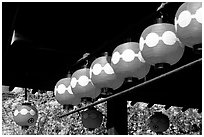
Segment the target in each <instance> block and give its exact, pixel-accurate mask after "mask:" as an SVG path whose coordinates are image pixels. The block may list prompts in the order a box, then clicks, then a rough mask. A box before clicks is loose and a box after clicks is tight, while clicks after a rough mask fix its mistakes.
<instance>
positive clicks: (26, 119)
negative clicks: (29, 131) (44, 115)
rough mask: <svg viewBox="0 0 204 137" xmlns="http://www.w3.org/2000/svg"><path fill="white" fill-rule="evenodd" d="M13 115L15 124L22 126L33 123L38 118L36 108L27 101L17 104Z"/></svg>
mask: <svg viewBox="0 0 204 137" xmlns="http://www.w3.org/2000/svg"><path fill="white" fill-rule="evenodd" d="M13 115H14V117H13V118H14V121H15V122H16V124H18V125H19V126H22V127H28V126H32V125H35V123H36V121H37V119H38V111H37V109H36V108H35V107H34V106H33V105H31V104H29V103H23V104H22V105H21V106H18V107H17V109H16V110H15V111H14V113H13Z"/></svg>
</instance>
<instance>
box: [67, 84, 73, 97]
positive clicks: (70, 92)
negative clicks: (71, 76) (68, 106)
mask: <svg viewBox="0 0 204 137" xmlns="http://www.w3.org/2000/svg"><path fill="white" fill-rule="evenodd" d="M67 91H68V93H69V94H71V95H72V94H74V93H73V92H72V89H71V86H69V87H68V88H67Z"/></svg>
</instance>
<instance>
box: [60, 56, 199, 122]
mask: <svg viewBox="0 0 204 137" xmlns="http://www.w3.org/2000/svg"><path fill="white" fill-rule="evenodd" d="M200 61H202V58H200V59H198V60H195V61H193V62H190V63H188V64H186V65H183V66H181V67H179V68H177V69H174V70H172V71H169V72H167V73H165V74H162V75H160V76H157V77H155V78H153V79H151V80H148V81H145V82H143V83H141V84H139V85H136V86H133V87H131V88H129V89H126V90H124V91H121V92H119V93H116V94H114V95H111V96H109V97H107V98H105V99H102V100H100V101H96V102H94V103H92V104H90V105H88V106H85V107H82V108H79V109H77V110H74V111H71V112H69V113H67V114H64V115H61V116H59V118H62V117H65V116H68V115H70V114H73V113H76V112H79V111H82V110H84V109H86V108H89V107H92V106H95V105H98V104H100V103H103V102H105V101H108V100H110V99H113V98H116V97H119V96H122V95H124V94H127V93H128V92H131V91H133V90H134V89H136V88H138V87H141V86H144V85H146V84H149V83H151V82H153V81H155V80H158V79H160V78H163V77H165V76H168V75H170V74H172V73H175V72H177V71H180V70H182V69H184V68H186V67H189V66H191V65H194V64H195V63H198V62H200Z"/></svg>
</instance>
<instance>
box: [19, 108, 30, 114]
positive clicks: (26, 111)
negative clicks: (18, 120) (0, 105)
mask: <svg viewBox="0 0 204 137" xmlns="http://www.w3.org/2000/svg"><path fill="white" fill-rule="evenodd" d="M20 113H21V115H26V114H27V113H28V110H27V109H25V108H23V109H21V111H20Z"/></svg>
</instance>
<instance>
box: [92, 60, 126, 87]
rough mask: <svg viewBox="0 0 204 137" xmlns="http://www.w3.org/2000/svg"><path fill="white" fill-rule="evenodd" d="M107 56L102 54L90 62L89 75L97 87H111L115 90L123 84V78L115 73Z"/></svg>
mask: <svg viewBox="0 0 204 137" xmlns="http://www.w3.org/2000/svg"><path fill="white" fill-rule="evenodd" d="M107 58H108V57H107V56H102V57H99V58H97V59H95V60H94V61H93V62H92V64H91V67H90V77H91V81H92V82H93V84H94V85H95V86H96V87H97V88H112V89H114V90H115V89H117V88H119V87H120V86H121V85H122V84H123V81H124V79H123V78H120V77H119V76H117V75H116V74H115V72H114V70H113V68H112V66H111V64H110V63H109V62H108V61H107Z"/></svg>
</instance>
